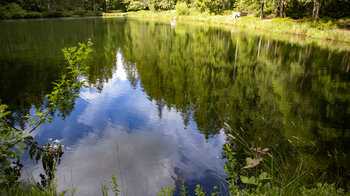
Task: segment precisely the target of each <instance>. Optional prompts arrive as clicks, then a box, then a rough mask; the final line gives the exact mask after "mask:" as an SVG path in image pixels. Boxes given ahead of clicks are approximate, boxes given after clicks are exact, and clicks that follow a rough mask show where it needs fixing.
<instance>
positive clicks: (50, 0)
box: [47, 0, 52, 12]
mask: <svg viewBox="0 0 350 196" xmlns="http://www.w3.org/2000/svg"><path fill="white" fill-rule="evenodd" d="M47 9H48V10H49V12H51V9H52V0H49V3H48V5H47Z"/></svg>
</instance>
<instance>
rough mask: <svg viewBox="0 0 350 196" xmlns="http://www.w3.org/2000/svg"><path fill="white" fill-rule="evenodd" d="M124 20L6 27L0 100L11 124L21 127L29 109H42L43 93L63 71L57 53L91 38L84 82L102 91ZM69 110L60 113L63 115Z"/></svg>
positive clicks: (0, 54) (28, 23) (1, 54)
mask: <svg viewBox="0 0 350 196" xmlns="http://www.w3.org/2000/svg"><path fill="white" fill-rule="evenodd" d="M116 23H124V21H122V20H108V21H104V20H100V19H86V20H74V19H73V20H42V21H25V22H21V21H17V22H13V23H4V24H2V26H4V27H5V28H4V29H3V31H1V32H0V35H1V39H0V41H1V43H2V44H1V45H0V51H1V52H0V62H1V73H0V74H1V75H0V84H1V85H0V99H1V102H2V103H5V104H7V105H9V107H10V109H11V111H13V114H12V121H13V122H15V123H16V124H19V125H20V126H21V127H22V128H24V126H25V124H26V119H25V116H26V115H27V114H28V113H29V112H30V109H31V108H32V107H36V108H39V107H46V103H45V97H44V95H45V94H47V93H49V92H51V90H52V82H54V81H56V80H57V79H58V78H59V77H60V75H61V74H62V71H63V70H64V66H65V61H64V57H63V53H62V52H61V49H62V48H64V47H71V46H75V45H76V44H77V43H78V42H86V40H87V39H88V38H92V39H93V42H94V43H95V45H94V47H93V48H94V50H95V52H94V53H93V56H92V58H91V59H92V60H91V61H90V69H89V77H88V78H87V80H88V83H89V84H90V86H91V87H97V89H99V90H100V91H101V90H102V88H103V84H104V83H105V82H108V80H109V79H110V78H111V77H112V73H113V72H114V70H115V69H116V66H115V60H116V59H115V55H116V54H115V53H116V48H117V43H118V41H117V40H118V39H120V34H118V33H117V32H120V31H119V29H118V27H120V26H121V25H119V26H118V25H116ZM72 109H73V108H65V109H63V110H62V111H60V113H61V116H67V115H69V114H70V113H71V111H72Z"/></svg>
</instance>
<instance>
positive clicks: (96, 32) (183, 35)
mask: <svg viewBox="0 0 350 196" xmlns="http://www.w3.org/2000/svg"><path fill="white" fill-rule="evenodd" d="M0 28H1V30H0V43H1V44H0V70H1V72H0V99H1V102H2V103H4V104H7V105H9V110H11V111H13V113H12V119H11V120H12V121H13V122H14V123H16V125H17V126H20V127H22V128H25V127H26V126H27V125H28V122H27V121H26V119H25V118H24V116H25V115H26V114H28V113H30V112H32V113H33V112H34V108H39V107H42V108H45V107H46V106H47V102H46V100H45V94H47V93H49V92H50V91H51V90H52V88H53V85H52V82H54V81H56V80H57V79H58V78H59V77H60V75H61V74H62V73H63V71H64V67H65V61H64V57H63V53H62V51H61V49H62V48H64V47H72V46H77V44H78V42H87V40H88V38H91V39H92V42H93V50H94V52H93V54H92V56H91V60H90V62H89V65H90V69H89V76H88V77H86V78H85V80H86V81H87V84H88V86H89V88H83V89H81V91H80V98H79V99H77V100H76V103H75V107H74V109H72V110H69V111H65V113H64V114H63V116H64V117H65V118H60V117H56V118H54V120H53V122H52V123H51V124H45V125H43V126H41V127H40V128H39V129H37V130H36V131H35V132H34V133H33V135H34V136H35V139H36V140H37V141H38V142H39V143H40V144H45V143H46V142H51V143H53V144H58V143H59V144H62V145H64V149H65V154H64V155H63V157H62V162H61V164H60V165H59V166H58V170H57V177H58V184H59V188H60V189H64V188H70V187H72V185H76V187H77V192H76V193H77V194H78V195H99V194H100V193H101V184H108V182H109V181H110V177H111V175H112V174H115V175H116V176H117V177H118V182H119V187H120V189H122V190H123V192H124V193H125V194H127V195H157V193H158V192H159V190H160V187H166V186H173V185H179V182H178V181H177V180H176V179H177V178H178V179H181V180H183V181H184V182H185V185H186V186H188V187H190V192H191V191H193V190H194V188H195V185H196V184H201V185H202V186H204V187H205V188H204V191H205V192H207V193H208V192H210V190H212V187H213V186H218V187H219V189H221V191H222V192H223V193H225V188H227V187H226V185H225V177H226V175H225V172H224V166H225V159H224V158H223V156H222V152H223V150H222V147H223V145H224V144H225V143H227V142H229V139H228V134H230V133H228V131H227V130H226V129H224V127H225V124H227V125H229V126H230V127H231V128H232V130H237V131H241V132H244V136H242V137H244V138H245V139H246V141H248V142H249V144H251V145H252V146H260V147H269V148H275V149H279V151H280V153H281V154H287V155H290V157H293V156H294V154H295V153H296V152H295V151H298V153H301V154H302V156H303V157H305V159H306V160H308V164H309V167H310V168H312V169H313V170H314V171H315V172H317V173H319V174H320V176H323V178H322V179H323V180H324V181H328V182H335V180H336V179H337V183H338V184H339V185H340V186H343V187H345V186H346V185H347V183H348V182H349V180H350V168H349V167H350V164H349V163H350V159H349V156H350V148H349V147H350V146H349V145H350V143H349V142H350V120H349V119H350V51H337V50H330V49H325V48H319V47H318V46H317V44H308V45H298V44H295V43H292V42H283V41H278V40H275V39H273V38H270V37H265V36H254V35H250V34H249V33H247V32H244V31H237V30H232V29H231V30H230V29H227V28H220V27H215V26H210V25H192V24H190V23H180V22H176V23H175V22H157V21H138V20H131V19H125V18H124V19H120V18H86V19H57V20H30V21H28V20H19V21H0ZM290 144H292V145H293V148H290V147H289V146H290ZM291 163H292V161H291ZM25 168H26V170H27V171H29V172H32V174H33V176H38V175H39V173H40V172H41V168H40V164H38V165H36V164H34V163H32V162H30V161H28V164H27V165H26V166H25ZM339 179H340V180H339Z"/></svg>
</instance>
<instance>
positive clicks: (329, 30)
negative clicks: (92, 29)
mask: <svg viewBox="0 0 350 196" xmlns="http://www.w3.org/2000/svg"><path fill="white" fill-rule="evenodd" d="M128 16H129V17H136V18H151V19H152V18H153V19H154V18H157V19H166V20H184V21H200V22H209V23H217V24H226V25H234V26H239V27H246V28H252V29H260V30H264V31H268V32H273V33H279V34H293V35H298V36H305V37H311V38H317V39H324V40H333V41H339V42H348V43H350V31H349V30H344V29H339V27H338V26H339V25H336V23H334V22H331V21H330V22H324V21H321V20H320V21H311V20H305V19H301V20H293V19H290V18H275V19H269V20H261V19H260V18H256V17H253V16H247V17H242V18H239V19H229V18H230V16H229V15H212V14H209V13H207V12H203V13H201V12H198V11H196V10H193V9H189V10H188V12H186V14H183V12H182V11H181V12H178V13H171V12H170V11H163V12H152V11H139V12H129V13H128ZM339 23H340V22H339ZM340 26H341V25H340Z"/></svg>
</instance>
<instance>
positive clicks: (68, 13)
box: [62, 11, 74, 17]
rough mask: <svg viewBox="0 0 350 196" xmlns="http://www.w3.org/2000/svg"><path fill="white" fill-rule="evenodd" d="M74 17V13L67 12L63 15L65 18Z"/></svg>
mask: <svg viewBox="0 0 350 196" xmlns="http://www.w3.org/2000/svg"><path fill="white" fill-rule="evenodd" d="M73 15H74V13H73V11H65V12H63V13H62V16H63V17H72V16H73Z"/></svg>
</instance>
